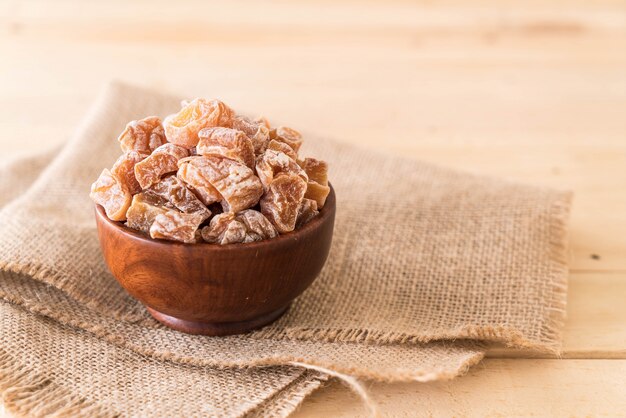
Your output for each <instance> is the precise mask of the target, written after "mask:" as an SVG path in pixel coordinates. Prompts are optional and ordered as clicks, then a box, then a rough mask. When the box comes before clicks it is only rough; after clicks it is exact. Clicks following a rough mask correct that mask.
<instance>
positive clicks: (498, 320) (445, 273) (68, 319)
mask: <svg viewBox="0 0 626 418" xmlns="http://www.w3.org/2000/svg"><path fill="white" fill-rule="evenodd" d="M178 105H179V100H178V99H177V98H173V97H169V96H164V95H162V94H158V93H155V92H150V91H145V90H141V89H137V88H134V87H130V86H125V85H122V84H112V85H110V86H109V87H108V88H107V89H106V90H105V91H104V93H103V94H102V96H101V97H100V99H99V100H98V101H97V103H96V104H95V105H94V106H93V107H92V109H91V111H90V112H89V114H88V116H87V117H86V118H85V120H84V122H83V123H82V125H81V127H80V128H79V129H78V131H77V132H76V134H75V135H74V136H73V138H72V139H71V140H70V141H69V142H67V143H66V145H65V146H64V147H63V148H62V149H61V150H60V151H59V150H52V151H50V152H47V153H43V154H37V155H33V156H31V157H28V158H25V159H20V160H16V161H13V162H11V163H8V164H6V165H5V166H4V167H2V168H0V206H1V207H2V209H1V210H0V268H1V269H2V272H0V297H2V298H3V299H4V302H0V318H1V319H2V321H0V327H1V328H2V329H1V330H0V335H1V337H0V390H2V391H3V392H4V402H5V403H6V405H7V408H8V409H9V410H11V411H13V412H15V413H17V414H19V413H21V414H24V415H38V414H39V415H45V414H52V413H56V414H59V415H61V416H63V415H71V416H76V415H80V414H82V415H85V416H109V415H112V416H120V415H121V416H145V415H153V416H197V415H201V416H206V415H211V416H243V415H247V414H248V415H250V414H252V415H262V416H286V415H288V414H289V413H291V412H292V411H293V410H294V409H295V408H296V407H297V406H298V404H299V403H300V402H301V401H302V400H303V399H304V398H305V397H306V396H307V395H308V394H309V393H311V392H312V391H313V390H315V389H316V388H317V387H319V386H320V385H321V384H322V382H323V381H324V380H326V379H327V377H328V375H337V374H341V375H340V376H341V377H343V378H344V379H345V380H346V381H347V382H348V383H350V382H354V381H353V380H352V379H351V377H358V378H364V379H375V380H386V381H397V380H418V381H429V380H435V379H444V378H451V377H454V376H456V375H458V374H460V373H462V372H463V371H465V370H467V368H468V367H469V366H470V365H472V364H475V363H476V362H478V361H479V360H480V359H481V358H482V356H483V354H484V344H485V342H499V343H504V344H507V345H510V346H515V347H526V348H532V349H536V350H551V351H557V350H558V348H559V342H560V330H561V328H562V324H563V320H564V313H565V309H564V308H565V299H566V285H567V265H566V260H565V254H566V249H565V242H566V223H567V216H568V212H569V205H570V195H569V194H568V193H564V192H557V191H554V190H549V189H543V188H537V187H529V186H524V185H519V184H513V183H508V182H504V181H500V180H494V179H489V178H485V177H479V176H474V175H469V174H466V173H459V172H456V171H452V170H448V169H443V168H438V167H434V166H431V165H428V164H424V163H419V162H415V161H410V160H404V159H400V158H395V157H390V156H387V155H385V154H384V153H380V154H379V153H374V152H368V151H364V150H361V149H358V148H355V147H353V146H349V145H345V144H341V143H337V142H334V141H329V140H323V139H318V138H314V137H311V136H309V135H305V139H306V141H305V146H304V148H303V154H305V155H310V156H315V157H317V158H322V159H325V160H327V161H328V162H329V164H330V167H331V170H330V179H331V181H332V183H333V185H334V187H335V190H336V193H337V200H338V203H337V205H338V206H337V218H336V227H335V235H334V239H333V246H332V249H331V254H330V257H329V260H328V262H327V265H326V266H325V268H324V270H323V272H322V274H321V275H320V277H319V278H318V279H317V281H316V282H315V283H314V284H313V285H312V286H311V288H309V289H308V290H307V291H306V292H305V293H304V294H303V295H302V296H301V297H299V298H298V299H297V300H296V301H295V303H294V304H293V306H292V307H291V309H290V310H289V311H288V313H287V314H286V315H285V316H284V317H282V318H281V319H280V320H278V321H277V322H275V323H274V324H272V325H270V326H268V327H266V328H263V329H261V330H259V331H256V332H253V333H251V334H248V335H245V336H232V337H225V338H214V337H199V336H189V335H185V334H182V333H179V332H176V331H172V330H169V329H166V328H164V327H162V326H160V325H159V324H158V323H156V321H154V320H153V319H152V318H151V317H149V315H148V314H147V313H146V311H145V310H144V308H143V307H142V306H141V305H140V304H139V303H137V302H136V301H134V300H133V299H132V298H130V297H129V296H128V295H127V294H126V293H125V292H124V291H123V289H122V288H121V287H120V286H119V285H118V284H117V282H116V281H115V279H114V278H113V277H112V276H111V275H110V274H109V273H108V272H107V269H106V267H105V265H104V262H103V260H102V258H101V254H100V249H99V246H98V240H97V237H96V233H95V223H94V219H93V205H92V202H91V201H90V200H89V197H88V190H89V185H90V184H91V182H92V181H93V180H94V179H95V178H96V177H97V175H98V174H99V172H100V171H101V169H102V167H105V166H107V167H108V166H111V164H112V163H113V161H115V159H116V158H117V156H118V155H119V153H120V150H119V147H118V144H117V141H116V140H115V138H116V137H117V135H118V134H119V132H121V130H122V129H123V127H124V125H125V124H126V122H128V121H129V120H132V119H137V118H141V117H144V116H147V115H160V116H164V115H166V114H168V113H172V112H174V111H176V110H177V108H178ZM43 141H45V138H42V142H43ZM385 141H386V139H385V138H381V144H384V143H385ZM381 146H382V145H381ZM307 368H308V369H307ZM320 370H321V371H323V373H322V372H320ZM357 389H358V388H357Z"/></svg>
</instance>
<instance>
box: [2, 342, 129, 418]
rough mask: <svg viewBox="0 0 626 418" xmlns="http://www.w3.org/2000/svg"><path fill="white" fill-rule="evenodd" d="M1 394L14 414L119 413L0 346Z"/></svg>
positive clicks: (95, 416)
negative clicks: (46, 374)
mask: <svg viewBox="0 0 626 418" xmlns="http://www.w3.org/2000/svg"><path fill="white" fill-rule="evenodd" d="M0 394H1V396H2V398H1V399H2V402H3V404H4V407H5V408H6V410H7V411H9V412H10V413H11V414H13V415H14V416H15V417H44V416H55V417H59V418H66V417H67V418H70V417H71V418H74V417H78V418H82V417H84V418H108V417H116V416H119V415H120V414H119V412H117V411H110V410H108V409H105V408H103V407H102V406H101V405H98V404H96V403H95V402H93V401H90V400H88V399H86V398H84V397H82V396H79V395H77V394H75V393H72V392H71V391H70V390H68V389H66V388H64V387H61V386H59V385H57V384H56V383H55V382H54V381H52V380H50V379H49V378H46V377H44V376H41V375H39V374H37V373H35V372H34V371H32V370H30V369H28V368H27V367H25V366H24V365H22V364H20V363H19V362H18V361H17V360H16V359H15V358H13V357H12V356H11V355H10V354H9V353H7V352H6V351H5V350H3V349H2V348H0Z"/></svg>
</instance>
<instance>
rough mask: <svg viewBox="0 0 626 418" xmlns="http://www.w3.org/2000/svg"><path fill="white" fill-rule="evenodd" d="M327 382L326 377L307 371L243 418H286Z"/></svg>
mask: <svg viewBox="0 0 626 418" xmlns="http://www.w3.org/2000/svg"><path fill="white" fill-rule="evenodd" d="M327 381H328V376H326V375H324V374H321V373H317V372H315V371H311V370H307V371H306V372H305V373H304V374H303V375H302V376H300V377H298V378H297V379H296V380H295V381H294V382H292V383H291V384H290V385H289V386H288V387H286V388H284V389H283V390H282V391H281V392H279V393H277V394H276V395H274V396H273V397H271V398H270V399H268V400H267V401H265V402H264V403H263V404H261V405H260V406H259V407H258V408H257V409H256V410H254V411H252V412H250V413H248V414H247V415H245V417H246V418H286V417H288V416H289V415H291V414H293V413H294V412H295V411H296V410H297V409H298V408H299V407H300V406H301V405H302V402H304V400H305V399H306V398H307V396H309V395H310V394H312V393H313V392H315V391H316V390H317V389H319V388H321V387H322V385H323V384H324V383H326V382H327ZM286 391H289V396H288V397H285V396H284V393H285V392H286ZM270 411H271V412H270Z"/></svg>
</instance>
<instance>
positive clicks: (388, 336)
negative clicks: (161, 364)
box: [251, 192, 573, 356]
mask: <svg viewBox="0 0 626 418" xmlns="http://www.w3.org/2000/svg"><path fill="white" fill-rule="evenodd" d="M572 197H573V194H572V193H571V192H563V193H562V194H561V196H560V198H559V199H558V200H556V201H555V202H554V203H553V205H552V208H551V210H550V214H551V219H552V222H551V224H550V244H549V247H550V254H549V260H550V275H551V277H552V285H551V287H552V289H551V290H552V292H551V295H550V299H549V300H548V301H547V302H548V304H547V306H546V307H545V309H547V310H548V312H549V314H548V315H546V317H547V318H548V319H547V320H546V321H545V322H544V323H543V324H542V326H541V327H542V336H544V339H542V340H533V339H529V338H527V337H526V336H524V334H523V333H521V332H519V331H518V330H517V329H515V328H512V327H504V326H502V327H495V326H484V325H471V324H468V325H464V326H462V327H459V328H457V329H454V330H445V331H444V330H441V331H438V332H433V333H432V335H429V336H423V335H416V334H407V333H398V332H384V331H372V330H364V329H341V330H338V329H317V328H292V329H287V330H277V329H264V330H260V331H257V332H255V333H253V334H251V337H253V338H285V336H287V337H288V338H293V339H304V340H306V339H314V340H318V341H329V342H356V343H359V342H362V343H379V344H407V343H408V344H417V343H428V342H432V341H437V340H457V339H469V340H480V341H485V342H495V343H503V344H505V345H506V346H507V347H511V348H527V349H532V350H534V351H537V352H543V353H548V354H552V355H557V356H558V355H560V353H561V344H562V338H561V337H562V333H563V327H564V325H565V319H566V304H567V276H568V272H569V269H568V264H567V258H568V246H567V242H568V228H567V222H568V219H569V215H570V207H571V201H572Z"/></svg>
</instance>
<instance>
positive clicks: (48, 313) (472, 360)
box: [0, 279, 485, 382]
mask: <svg viewBox="0 0 626 418" xmlns="http://www.w3.org/2000/svg"><path fill="white" fill-rule="evenodd" d="M26 280H29V279H26ZM0 298H2V299H3V300H5V301H7V302H9V303H12V304H14V305H18V306H20V307H21V308H22V309H24V310H26V311H28V312H30V313H33V314H36V315H41V316H45V317H47V318H50V319H52V320H54V321H57V322H59V323H61V324H63V325H67V326H70V327H73V328H75V329H81V330H84V331H87V332H89V333H90V334H92V335H94V336H95V337H97V338H100V339H102V340H103V341H106V342H108V343H111V344H114V345H116V346H118V347H122V348H126V349H129V350H131V351H134V352H135V353H138V354H141V355H145V356H149V357H151V358H154V359H157V360H160V361H168V362H173V363H179V364H189V365H193V366H210V367H215V368H217V369H225V368H231V367H236V368H252V367H267V366H280V365H285V364H294V363H297V364H298V366H299V367H305V368H308V369H310V370H317V368H324V369H326V370H332V371H334V372H337V373H340V374H344V375H357V376H359V378H362V379H366V380H374V381H378V382H412V381H417V382H430V381H435V380H450V379H453V378H455V377H457V376H460V375H463V374H465V373H466V372H467V371H468V370H469V368H470V367H472V366H474V365H476V364H478V363H479V362H480V361H481V360H482V359H483V358H484V355H485V353H484V351H476V352H475V353H474V354H473V355H471V356H468V357H465V358H464V359H463V361H462V362H461V363H460V364H458V365H457V367H456V369H455V371H454V372H445V371H442V370H435V371H433V370H412V371H411V372H405V373H401V372H399V371H394V372H393V373H391V374H381V373H374V372H370V373H364V372H363V370H357V369H356V368H351V367H347V366H342V365H338V364H335V363H327V362H322V361H319V362H314V361H311V359H310V358H300V357H296V356H283V357H272V358H266V359H259V360H258V361H256V362H251V361H250V360H246V361H244V362H236V361H233V362H228V363H219V364H218V363H215V362H213V361H208V360H207V361H204V362H198V360H197V359H196V358H191V357H187V356H181V355H177V354H176V353H174V352H171V351H168V352H159V351H157V350H152V349H149V348H146V347H145V346H143V345H139V344H135V343H133V341H131V340H129V339H126V338H122V337H120V336H119V335H115V334H112V333H111V332H110V331H109V330H108V329H107V328H106V327H104V326H102V325H96V324H93V323H91V322H88V321H83V320H81V319H80V318H78V317H74V316H72V315H69V314H63V313H62V312H59V311H57V310H52V309H48V308H46V307H45V306H44V305H40V304H34V303H29V302H28V301H26V300H25V299H23V298H21V297H20V296H19V295H18V294H16V293H13V294H7V293H4V292H0ZM476 344H481V343H479V342H476Z"/></svg>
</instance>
